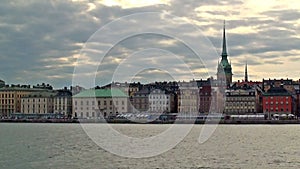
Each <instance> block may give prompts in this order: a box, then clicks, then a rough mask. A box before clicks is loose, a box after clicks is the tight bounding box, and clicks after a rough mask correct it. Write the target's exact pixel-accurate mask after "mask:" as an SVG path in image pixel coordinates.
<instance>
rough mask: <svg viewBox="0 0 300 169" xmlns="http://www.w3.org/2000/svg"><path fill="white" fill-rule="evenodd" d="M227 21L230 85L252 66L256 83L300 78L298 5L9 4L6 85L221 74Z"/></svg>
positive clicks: (2, 37) (1, 18) (3, 25)
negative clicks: (222, 50) (258, 81)
mask: <svg viewBox="0 0 300 169" xmlns="http://www.w3.org/2000/svg"><path fill="white" fill-rule="evenodd" d="M145 12H146V13H145ZM149 12H155V14H154V15H152V13H149ZM157 14H159V15H157ZM175 16H177V17H178V18H177V17H175ZM223 20H226V35H227V49H228V53H229V57H228V58H229V60H230V61H231V63H232V69H233V74H234V75H233V80H242V79H243V76H244V65H245V62H246V61H247V63H248V74H249V78H250V80H262V78H293V79H294V80H297V79H299V78H300V76H299V74H300V68H299V65H300V2H299V1H297V0H282V1H280V0H263V1H254V0H244V1H240V0H228V1H222V0H221V1H220V0H209V1H208V0H207V1H206V0H205V1H204V0H203V1H198V0H193V1H192V0H185V1H181V0H161V1H159V0H151V1H143V0H127V1H125V0H124V1H122V0H98V1H97V0H90V1H88V0H26V1H25V0H10V1H5V2H2V3H1V5H0V58H1V62H0V69H1V70H0V79H2V80H4V81H6V82H7V83H8V84H11V83H20V84H36V83H41V82H46V83H50V84H52V85H53V86H54V87H56V88H60V87H62V86H70V85H71V84H72V78H73V74H74V70H76V69H77V70H80V71H79V72H76V71H75V72H76V73H75V74H76V75H78V78H79V79H84V80H86V79H85V77H90V75H91V77H93V76H94V78H95V83H96V84H105V83H107V82H109V81H139V80H140V81H144V82H147V81H155V80H174V79H175V80H180V79H181V80H189V79H192V78H195V79H200V78H207V77H208V76H215V73H216V67H217V63H218V59H220V56H219V55H220V53H221V43H222V28H223ZM193 26H195V27H193ZM143 32H144V33H143ZM149 32H150V33H149ZM153 32H154V33H153ZM168 32H169V33H168ZM120 35H122V36H120ZM124 37H126V38H124ZM198 44H199V47H197V45H198ZM199 58H200V59H199ZM97 59H98V60H97ZM77 61H78V62H77ZM141 63H142V64H141ZM93 66H94V67H93ZM75 67H77V68H76V69H74V68H75ZM143 68H145V69H143ZM95 71H96V72H95ZM125 74H126V75H128V76H125ZM88 79H89V78H88ZM127 79H128V80H127ZM86 81H88V80H86ZM85 85H87V86H88V84H85Z"/></svg>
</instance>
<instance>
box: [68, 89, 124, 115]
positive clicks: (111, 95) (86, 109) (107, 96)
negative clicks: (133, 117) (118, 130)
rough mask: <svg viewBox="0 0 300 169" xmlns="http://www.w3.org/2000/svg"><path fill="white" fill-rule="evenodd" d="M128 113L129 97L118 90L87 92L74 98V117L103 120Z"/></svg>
mask: <svg viewBox="0 0 300 169" xmlns="http://www.w3.org/2000/svg"><path fill="white" fill-rule="evenodd" d="M127 111H128V96H127V95H126V94H125V93H124V92H122V91H121V90H118V89H96V90H85V91H82V92H80V93H79V94H77V95H74V96H73V117H78V118H102V117H108V116H112V115H117V114H119V113H126V112H127Z"/></svg>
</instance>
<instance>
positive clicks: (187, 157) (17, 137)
mask: <svg viewBox="0 0 300 169" xmlns="http://www.w3.org/2000/svg"><path fill="white" fill-rule="evenodd" d="M168 127H170V125H145V124H136V125H133V124H114V125H113V128H114V129H116V130H118V131H120V132H121V133H123V134H126V135H128V136H131V137H141V138H142V137H150V136H153V135H156V134H158V133H160V132H162V131H164V130H166V129H167V128H168ZM201 128H202V125H195V126H194V127H193V129H192V131H191V132H190V133H189V135H188V136H187V137H185V139H184V140H183V141H182V142H180V143H179V144H178V145H177V146H176V147H175V148H173V149H171V150H169V151H167V152H165V153H163V154H161V155H158V156H155V157H150V158H142V159H132V158H124V157H120V156H117V155H114V154H111V153H109V152H107V151H105V150H103V149H102V148H100V147H98V146H97V145H96V144H95V143H94V142H93V141H92V140H91V139H90V138H89V137H88V136H87V135H86V133H85V132H84V130H83V129H82V128H81V126H80V124H21V123H20V124H12V123H11V124H7V123H1V124H0V137H1V138H0V168H3V169H6V168H8V169H10V168H11V169H15V168H20V169H27V168H36V169H40V168H43V169H46V168H49V169H50V168H51V169H52V168H54V169H69V168H70V169H71V168H72V169H77V168H78V169H79V168H80V169H81V168H90V169H94V168H95V169H96V168H99V169H102V168H107V169H108V168H109V169H111V168H130V169H131V168H137V169H139V168H195V169H196V168H300V126H297V125H219V126H218V128H217V130H216V131H215V132H214V134H213V135H212V136H211V137H210V139H209V140H208V141H207V142H205V143H204V144H199V143H198V141H197V139H198V137H199V134H200V131H201Z"/></svg>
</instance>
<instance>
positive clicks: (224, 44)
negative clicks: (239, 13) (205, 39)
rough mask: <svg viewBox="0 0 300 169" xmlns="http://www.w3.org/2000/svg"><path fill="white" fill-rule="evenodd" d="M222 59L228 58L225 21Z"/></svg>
mask: <svg viewBox="0 0 300 169" xmlns="http://www.w3.org/2000/svg"><path fill="white" fill-rule="evenodd" d="M221 56H222V59H223V58H224V59H225V58H227V56H228V55H227V48H226V35H225V20H224V26H223V48H222V55H221Z"/></svg>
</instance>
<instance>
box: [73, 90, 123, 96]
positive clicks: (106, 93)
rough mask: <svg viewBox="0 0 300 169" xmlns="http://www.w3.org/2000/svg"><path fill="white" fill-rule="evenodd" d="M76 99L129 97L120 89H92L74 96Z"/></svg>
mask: <svg viewBox="0 0 300 169" xmlns="http://www.w3.org/2000/svg"><path fill="white" fill-rule="evenodd" d="M73 97H74V98H84V97H128V96H127V95H126V94H125V93H124V92H122V91H121V90H119V89H96V90H95V89H90V90H84V91H82V92H80V93H78V94H76V95H74V96H73Z"/></svg>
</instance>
